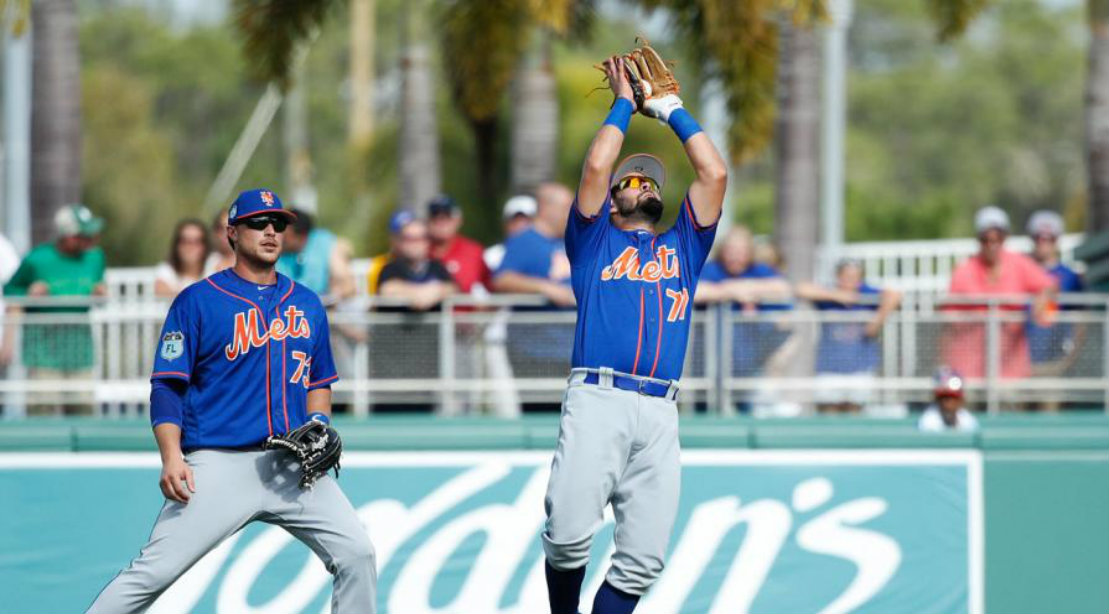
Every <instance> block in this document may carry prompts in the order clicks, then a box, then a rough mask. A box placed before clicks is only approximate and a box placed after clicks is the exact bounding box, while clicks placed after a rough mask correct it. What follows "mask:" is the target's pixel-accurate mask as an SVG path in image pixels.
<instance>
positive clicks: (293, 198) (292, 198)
mask: <svg viewBox="0 0 1109 614" xmlns="http://www.w3.org/2000/svg"><path fill="white" fill-rule="evenodd" d="M301 53H307V49H305V50H304V51H303V52H301ZM298 60H299V61H296V62H294V63H293V68H292V71H293V72H292V83H291V85H290V87H289V90H288V91H287V92H285V118H284V119H285V125H284V137H285V138H284V141H285V143H284V145H285V183H286V186H285V191H284V192H283V194H284V195H285V201H286V202H287V203H288V204H289V206H293V207H296V208H297V209H301V210H304V211H307V212H308V213H311V214H318V213H319V212H318V211H317V195H316V188H315V187H314V186H313V184H312V175H313V165H312V154H311V151H310V150H309V149H308V134H309V127H308V102H307V100H305V92H306V91H307V84H306V83H305V81H306V80H307V78H308V70H307V68H306V66H305V65H306V63H305V58H304V57H303V56H301V57H299V58H298Z"/></svg>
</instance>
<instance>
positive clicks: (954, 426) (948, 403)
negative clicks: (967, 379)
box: [917, 367, 978, 433]
mask: <svg viewBox="0 0 1109 614" xmlns="http://www.w3.org/2000/svg"><path fill="white" fill-rule="evenodd" d="M963 388H964V386H963V377H962V376H961V375H959V372H958V371H956V370H954V369H952V368H950V367H940V368H939V369H937V370H936V374H935V376H934V378H933V394H934V398H935V402H934V403H932V404H931V405H929V406H928V407H927V409H925V410H924V413H922V414H921V415H920V420H919V421H918V422H917V428H919V429H920V430H921V431H924V432H926V433H941V432H944V431H962V432H968V433H969V432H974V431H977V430H978V420H977V419H976V418H975V417H974V414H972V413H970V412H969V411H968V410H967V408H966V405H965V401H966V400H965V399H964V397H963V394H964V393H963Z"/></svg>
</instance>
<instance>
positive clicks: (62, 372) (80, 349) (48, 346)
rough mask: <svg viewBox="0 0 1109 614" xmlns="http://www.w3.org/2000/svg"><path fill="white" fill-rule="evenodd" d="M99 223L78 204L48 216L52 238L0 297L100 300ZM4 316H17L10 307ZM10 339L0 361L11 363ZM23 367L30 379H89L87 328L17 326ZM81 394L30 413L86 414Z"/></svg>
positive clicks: (34, 309) (36, 309)
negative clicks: (50, 218)
mask: <svg viewBox="0 0 1109 614" xmlns="http://www.w3.org/2000/svg"><path fill="white" fill-rule="evenodd" d="M103 227H104V220H102V219H100V218H98V217H96V216H95V215H93V213H92V212H91V211H89V209H88V208H87V207H85V206H84V205H69V206H66V207H63V208H61V209H59V210H58V212H57V213H56V214H55V215H54V231H55V235H56V239H55V240H54V241H52V242H48V243H43V244H41V245H38V246H36V247H35V248H34V249H32V250H31V251H30V253H28V254H27V256H26V257H25V258H24V259H23V262H22V263H20V265H19V269H18V270H16V272H15V274H14V275H12V278H11V279H10V280H8V283H7V284H6V285H5V286H4V295H5V296H13V297H14V296H26V297H32V298H47V297H88V296H104V295H105V294H107V288H106V287H105V285H104V251H103V250H101V249H100V248H99V247H98V246H97V240H98V238H99V236H100V231H101V229H102V228H103ZM88 309H89V308H88V306H74V305H68V306H53V307H47V306H31V307H28V308H27V310H26V311H27V313H70V314H73V313H77V314H81V313H87V312H88ZM8 311H9V313H11V312H18V311H20V308H19V307H15V306H10V307H9V308H8ZM11 339H12V335H10V334H7V335H4V345H3V348H0V361H2V362H3V363H4V364H7V363H9V362H10V361H11V358H12V353H13V352H12V345H11ZM22 345H23V365H24V366H26V367H27V369H28V376H29V378H30V379H33V380H48V381H55V382H56V381H62V380H66V381H79V380H91V379H92V367H93V364H94V357H93V345H92V330H91V328H90V327H89V325H88V324H76V323H70V324H28V325H26V326H24V327H23V344H22ZM90 403H91V398H90V397H89V396H88V395H87V394H85V393H77V394H71V395H63V402H62V404H61V405H60V406H53V407H50V406H47V405H45V404H33V405H31V406H30V407H29V410H30V411H31V413H48V412H51V411H52V412H53V413H61V411H62V410H63V409H64V411H65V413H90V412H91V405H90Z"/></svg>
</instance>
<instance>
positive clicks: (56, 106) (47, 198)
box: [31, 0, 81, 243]
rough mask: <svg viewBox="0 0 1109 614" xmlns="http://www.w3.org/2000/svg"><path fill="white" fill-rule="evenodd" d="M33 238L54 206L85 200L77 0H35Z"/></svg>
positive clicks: (49, 231)
mask: <svg viewBox="0 0 1109 614" xmlns="http://www.w3.org/2000/svg"><path fill="white" fill-rule="evenodd" d="M31 4H32V8H31V11H32V12H31V22H32V27H33V30H32V49H33V51H32V54H33V60H32V68H31V71H32V73H31V74H32V86H31V238H32V240H33V242H34V243H40V242H42V241H47V240H49V239H50V238H52V236H53V232H54V212H55V211H57V210H58V209H59V208H61V207H62V206H64V205H66V204H70V203H76V202H80V200H81V64H80V56H79V54H78V48H77V6H76V4H75V3H74V0H35V2H32V3H31Z"/></svg>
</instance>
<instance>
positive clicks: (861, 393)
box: [797, 259, 901, 412]
mask: <svg viewBox="0 0 1109 614" xmlns="http://www.w3.org/2000/svg"><path fill="white" fill-rule="evenodd" d="M797 296H798V298H803V299H806V300H808V301H812V303H813V306H814V307H815V308H816V309H817V310H819V311H825V312H859V311H862V312H873V315H871V316H869V317H867V318H866V320H865V321H863V320H862V319H859V320H846V321H831V322H824V323H822V324H821V325H820V344H819V345H818V346H817V351H816V376H817V379H818V386H817V389H816V403H817V408H818V409H819V410H820V411H824V412H837V411H838V412H855V411H858V410H860V409H861V408H862V406H863V405H865V404H867V403H868V402H869V401H870V393H871V391H872V390H873V388H874V377H875V376H876V375H877V373H878V368H879V367H880V365H881V360H882V352H881V348H880V347H879V345H878V337H879V335H880V334H881V332H882V325H883V324H885V321H886V318H887V317H888V316H889V314H890V313H892V312H893V311H894V310H895V309H897V307H898V306H899V305H900V303H901V294H900V293H899V292H896V291H894V290H888V289H886V290H879V289H878V288H875V287H874V286H871V285H869V284H867V283H866V282H865V281H864V280H863V265H862V263H861V262H859V261H857V260H851V259H845V260H842V261H840V262H839V263H838V264H837V265H836V285H835V287H834V288H825V287H822V286H819V285H817V284H813V283H801V284H798V286H797Z"/></svg>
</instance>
